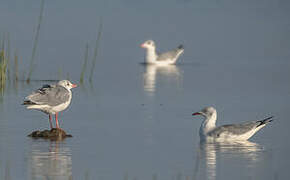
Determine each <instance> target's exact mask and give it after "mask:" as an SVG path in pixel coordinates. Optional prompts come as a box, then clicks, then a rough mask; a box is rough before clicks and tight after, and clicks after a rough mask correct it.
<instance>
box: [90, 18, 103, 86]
mask: <svg viewBox="0 0 290 180" xmlns="http://www.w3.org/2000/svg"><path fill="white" fill-rule="evenodd" d="M102 31H103V22H102V18H101V19H100V25H99V29H98V35H97V40H96V46H95V50H94V56H93V61H92V66H91V71H90V77H89V81H90V82H92V80H93V74H94V71H95V66H96V61H97V56H98V50H99V45H100V39H101V36H102Z"/></svg>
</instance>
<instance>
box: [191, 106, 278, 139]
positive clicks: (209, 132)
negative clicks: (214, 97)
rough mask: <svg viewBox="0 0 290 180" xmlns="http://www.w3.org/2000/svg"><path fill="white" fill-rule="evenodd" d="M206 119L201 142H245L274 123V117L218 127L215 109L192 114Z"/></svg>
mask: <svg viewBox="0 0 290 180" xmlns="http://www.w3.org/2000/svg"><path fill="white" fill-rule="evenodd" d="M192 115H193V116H195V115H201V116H203V117H205V119H204V121H203V122H202V124H201V127H200V129H199V135H200V138H201V140H221V141H224V140H225V141H244V140H247V139H249V138H250V137H252V136H253V135H254V134H255V133H256V132H257V131H259V130H260V129H261V128H263V127H265V125H266V124H268V123H269V122H271V121H272V118H273V116H271V117H268V118H266V119H263V120H260V121H249V122H244V123H241V124H229V125H223V126H219V127H216V119H217V112H216V110H215V108H213V107H206V108H204V109H203V110H201V111H200V112H196V113H193V114H192Z"/></svg>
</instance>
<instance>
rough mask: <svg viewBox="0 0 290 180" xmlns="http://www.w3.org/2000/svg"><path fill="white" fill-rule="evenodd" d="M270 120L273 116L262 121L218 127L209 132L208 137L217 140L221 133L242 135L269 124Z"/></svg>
mask: <svg viewBox="0 0 290 180" xmlns="http://www.w3.org/2000/svg"><path fill="white" fill-rule="evenodd" d="M272 118H273V116H271V117H268V118H266V119H263V120H261V121H250V122H245V123H242V124H229V125H224V126H220V127H217V128H215V129H214V130H212V131H210V132H209V133H208V135H209V136H212V137H216V138H218V137H219V136H220V135H222V134H223V133H225V134H231V135H242V134H245V133H247V132H249V131H251V130H252V129H255V128H257V127H259V126H261V125H264V124H267V123H269V122H271V121H272Z"/></svg>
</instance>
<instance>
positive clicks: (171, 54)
mask: <svg viewBox="0 0 290 180" xmlns="http://www.w3.org/2000/svg"><path fill="white" fill-rule="evenodd" d="M141 47H142V48H145V49H146V50H147V52H146V58H145V62H146V63H148V64H156V65H171V64H175V63H176V61H177V59H178V57H179V56H180V55H181V54H182V53H183V51H184V48H183V45H179V46H178V47H177V48H176V49H173V50H171V51H168V52H165V53H162V54H157V53H156V50H155V49H156V48H155V43H154V41H153V40H147V41H145V42H144V43H143V44H141Z"/></svg>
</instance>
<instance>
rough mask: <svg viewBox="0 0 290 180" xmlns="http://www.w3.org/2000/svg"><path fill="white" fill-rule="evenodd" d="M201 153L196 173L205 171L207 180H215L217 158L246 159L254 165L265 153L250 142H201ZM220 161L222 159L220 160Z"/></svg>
mask: <svg viewBox="0 0 290 180" xmlns="http://www.w3.org/2000/svg"><path fill="white" fill-rule="evenodd" d="M199 148H200V149H199V150H200V151H199V154H198V156H199V157H198V158H197V160H198V162H199V163H198V164H197V165H196V166H198V167H197V168H195V169H196V172H195V173H197V172H199V170H203V169H204V170H205V172H204V173H205V176H206V179H210V180H215V179H216V176H217V173H216V166H217V164H218V162H217V156H220V155H226V156H227V157H235V156H236V157H238V158H241V159H246V160H247V162H248V165H249V166H250V165H251V164H254V163H255V162H257V161H258V160H259V158H261V152H263V151H264V149H263V147H262V146H260V145H259V144H256V143H252V142H250V141H240V142H201V143H200V147H199ZM218 159H220V158H218Z"/></svg>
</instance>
